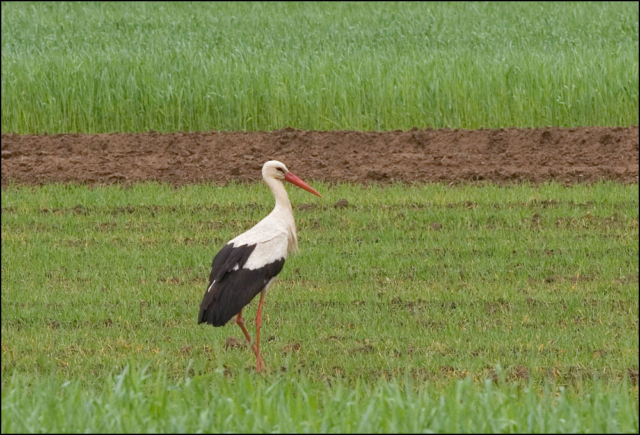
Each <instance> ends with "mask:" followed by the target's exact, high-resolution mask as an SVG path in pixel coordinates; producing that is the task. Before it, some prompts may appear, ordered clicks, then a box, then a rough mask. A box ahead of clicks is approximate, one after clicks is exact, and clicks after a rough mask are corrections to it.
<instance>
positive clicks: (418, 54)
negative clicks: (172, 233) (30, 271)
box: [2, 2, 639, 134]
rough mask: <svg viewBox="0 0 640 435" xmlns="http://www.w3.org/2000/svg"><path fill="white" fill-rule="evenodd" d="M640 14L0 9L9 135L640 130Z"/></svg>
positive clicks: (544, 7) (437, 6) (525, 8)
mask: <svg viewBox="0 0 640 435" xmlns="http://www.w3.org/2000/svg"><path fill="white" fill-rule="evenodd" d="M637 35H638V4H637V3H635V2H627V3H617V2H605V3H591V2H589V3H561V2H558V3H546V2H544V3H540V2H536V3H528V2H527V3H497V2H495V3H466V2H465V3H355V2H344V3H334V4H327V3H279V4H265V3H252V2H247V3H163V4H156V3H117V2H111V3H109V2H99V3H98V2H96V3H57V2H56V3H53V2H51V3H47V2H42V3H28V2H27V3H22V2H21V3H17V2H15V3H14V2H3V3H2V132H15V133H22V134H26V133H33V134H42V133H45V132H48V133H70V132H85V133H99V132H116V131H117V132H140V131H147V130H149V129H154V130H157V131H197V130H199V131H208V130H212V129H215V130H273V129H277V128H282V127H285V126H291V127H295V128H300V129H319V130H334V129H355V130H394V129H409V128H411V127H433V128H442V127H449V128H479V127H484V128H489V127H495V128H497V127H511V126H516V127H537V126H584V125H607V126H628V125H637V124H638V107H639V106H638V94H639V89H638V60H639V58H638V37H637Z"/></svg>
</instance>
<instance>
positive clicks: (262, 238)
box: [198, 160, 322, 372]
mask: <svg viewBox="0 0 640 435" xmlns="http://www.w3.org/2000/svg"><path fill="white" fill-rule="evenodd" d="M262 179H263V180H264V182H265V183H266V184H267V186H269V187H270V188H271V191H272V192H273V196H274V197H275V201H276V204H275V207H274V208H273V211H272V212H271V213H269V214H268V215H267V216H266V217H265V218H264V219H262V220H261V221H260V222H258V223H257V224H256V225H255V226H253V227H252V228H251V229H249V230H248V231H246V232H244V233H242V234H240V235H239V236H237V237H235V238H234V239H232V240H230V241H229V242H227V244H226V245H224V247H223V248H222V249H221V250H220V251H219V252H218V253H217V254H216V255H215V256H214V257H213V262H212V264H211V273H210V274H209V284H208V286H207V290H206V292H205V294H204V297H203V298H202V303H201V304H200V312H199V313H198V324H201V323H206V324H210V325H213V326H214V327H218V326H224V325H225V324H226V323H227V322H228V321H229V320H231V318H233V316H236V323H237V324H238V326H239V327H240V329H242V332H243V333H244V336H245V337H246V339H247V341H248V342H249V345H250V346H251V348H252V350H253V352H254V353H255V356H256V361H257V362H256V371H257V372H261V371H262V370H263V369H264V367H265V366H264V362H263V360H262V358H261V356H260V328H261V326H262V304H263V302H264V298H265V296H266V294H267V291H268V290H269V287H270V286H271V285H272V284H273V282H274V280H275V279H276V277H277V275H278V274H279V273H280V271H281V270H282V267H283V266H284V262H285V260H286V259H287V257H288V256H289V254H292V253H294V252H296V251H297V250H298V237H297V235H296V224H295V221H294V218H293V208H292V207H291V202H290V201H289V196H288V195H287V191H286V189H285V188H284V183H283V181H287V182H289V183H291V184H294V185H296V186H298V187H301V188H303V189H305V190H307V191H308V192H311V193H312V194H314V195H317V196H319V197H322V195H320V193H318V192H317V191H316V190H315V189H314V188H312V187H311V186H309V185H308V184H307V183H305V182H304V181H302V180H301V179H300V178H299V177H298V176H296V175H295V174H293V173H292V172H291V171H289V170H288V169H287V167H286V166H285V165H284V163H282V162H279V161H277V160H269V161H268V162H266V163H265V164H264V165H263V166H262ZM258 294H260V302H259V305H258V312H257V314H256V340H255V343H254V342H253V341H252V340H251V336H250V335H249V331H247V328H246V326H245V322H244V319H243V317H242V310H243V309H244V307H246V306H247V305H248V304H249V303H250V302H251V301H252V300H253V299H254V298H255V297H256V296H257V295H258Z"/></svg>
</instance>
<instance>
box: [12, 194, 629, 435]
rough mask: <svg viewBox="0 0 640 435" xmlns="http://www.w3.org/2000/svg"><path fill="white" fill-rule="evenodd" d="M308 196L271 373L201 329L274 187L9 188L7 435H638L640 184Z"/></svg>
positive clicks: (268, 309)
mask: <svg viewBox="0 0 640 435" xmlns="http://www.w3.org/2000/svg"><path fill="white" fill-rule="evenodd" d="M312 185H313V186H314V187H316V188H317V189H318V190H319V191H320V192H322V193H323V194H324V197H323V198H322V199H320V198H316V197H313V196H311V195H309V194H308V193H306V192H304V191H302V190H300V189H290V195H291V198H292V202H293V203H294V208H295V206H296V205H299V204H302V203H308V204H310V206H309V207H305V208H303V209H295V214H296V222H297V226H298V233H299V240H300V247H301V252H300V253H299V254H297V255H295V256H293V257H290V258H289V259H288V260H287V262H286V264H285V267H284V269H283V272H282V273H281V275H280V277H279V280H278V281H277V282H276V284H275V285H274V286H273V287H272V290H271V291H270V293H269V295H268V297H267V299H266V301H265V308H264V310H265V311H264V321H263V329H262V337H263V345H262V352H263V359H264V361H265V364H266V366H267V370H266V373H265V374H264V375H257V374H255V372H254V368H255V358H254V356H253V354H252V352H251V351H250V350H249V349H248V348H247V347H246V346H241V347H233V346H227V345H226V343H227V339H228V337H234V338H235V339H237V340H238V342H240V343H242V342H243V341H242V335H241V332H240V330H239V328H237V327H236V326H235V325H234V324H229V325H227V326H226V327H224V328H211V327H209V326H204V325H199V326H198V325H197V324H196V316H197V312H198V307H199V303H200V300H201V298H202V295H203V294H204V290H205V287H206V283H207V281H206V280H207V277H208V272H209V267H210V264H211V259H212V258H213V255H214V254H215V253H216V252H217V251H218V249H220V248H221V246H222V245H223V244H224V243H225V242H226V241H227V240H229V239H230V238H232V237H233V236H234V235H236V234H238V233H240V232H242V231H244V230H246V229H248V228H249V227H250V226H251V225H253V224H254V223H255V222H257V221H258V220H259V219H261V218H262V217H263V216H264V215H265V214H266V213H268V211H269V210H270V209H271V207H272V201H273V199H272V197H271V194H270V192H269V191H268V189H267V188H266V187H265V186H264V185H262V184H259V185H250V186H247V185H236V184H231V185H228V186H225V187H216V186H211V185H192V186H183V187H179V188H172V187H171V186H167V185H158V184H137V185H132V186H130V187H119V186H110V187H87V186H78V185H48V186H43V187H40V188H35V187H25V186H8V187H7V188H5V189H3V192H2V249H3V252H2V305H1V309H2V414H3V419H2V431H3V432H8V431H27V430H28V431H85V430H89V431H110V430H116V431H121V430H125V431H136V430H148V431H151V430H154V428H156V429H155V430H158V431H160V430H163V428H164V430H168V429H167V428H173V429H172V430H176V431H195V430H198V429H202V430H209V431H226V430H230V431H231V430H233V431H244V430H255V431H297V430H301V431H338V430H350V431H358V430H377V429H376V428H380V430H384V431H393V430H404V431H414V430H417V431H422V430H427V429H429V430H437V431H452V432H454V431H459V430H460V431H485V430H486V431H529V430H537V431H555V430H559V431H590V432H596V431H600V430H606V431H631V432H633V431H636V432H637V430H638V418H637V410H638V398H637V395H638V389H637V373H638V372H637V370H638V346H639V342H638V335H637V330H638V311H637V310H638V259H639V258H638V257H639V255H638V193H639V192H638V185H627V186H624V185H619V184H615V183H598V184H594V185H574V186H568V187H563V186H561V185H558V184H545V185H541V186H529V185H513V186H506V187H499V186H494V185H459V186H444V185H433V184H432V185H424V186H413V187H408V186H402V185H391V186H386V187H385V186H378V185H372V186H354V185H347V184H337V185H328V184H323V183H312ZM340 198H345V199H347V200H348V201H349V207H348V208H335V207H334V206H333V204H334V203H335V201H337V200H338V199H340ZM256 305H257V303H256V302H254V303H252V304H251V305H250V306H249V307H248V308H247V309H246V310H245V317H246V318H247V319H248V327H249V330H250V331H251V332H253V331H254V323H253V317H254V316H255V311H256ZM127 367H129V368H130V369H127ZM144 367H147V375H146V376H147V377H146V378H145V376H143V375H142V374H141V370H142V368H144ZM125 370H130V372H129V374H128V375H127V376H125V378H126V379H129V380H128V381H126V383H127V385H130V387H127V388H125V389H122V388H121V387H118V382H119V381H118V379H117V378H114V376H119V375H120V374H121V373H123V372H124V371H125ZM131 371H133V372H134V373H133V374H131ZM634 374H635V375H634ZM128 376H130V377H128ZM634 376H635V380H634ZM125 378H123V379H125ZM465 378H467V381H462V379H465ZM627 378H630V379H631V381H632V382H634V384H633V385H630V384H627V383H626V382H627V381H626V380H625V379H627ZM486 379H501V380H499V381H498V384H497V385H492V386H488V385H487V384H485V380H486ZM123 382H124V381H123ZM460 382H462V383H460ZM465 382H466V383H465ZM559 387H564V388H566V392H565V394H564V395H560V396H557V394H556V393H558V394H559V390H558V388H559ZM487 388H491V391H488V390H487ZM461 391H462V392H461ZM545 391H546V392H545ZM456 395H458V396H456ZM460 395H462V396H464V398H465V399H464V400H462V401H459V400H457V399H456V397H460ZM67 415H69V416H75V417H68V418H66V417H65V416H67ZM227 418H228V419H229V420H228V421H227ZM361 424H362V425H363V426H360V425H361ZM394 425H395V426H394ZM145 428H146V429H145ZM531 428H534V429H531Z"/></svg>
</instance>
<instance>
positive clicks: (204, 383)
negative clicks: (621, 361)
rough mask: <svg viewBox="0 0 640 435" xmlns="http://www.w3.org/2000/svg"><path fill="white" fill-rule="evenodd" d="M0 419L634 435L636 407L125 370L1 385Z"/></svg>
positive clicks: (610, 396)
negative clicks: (93, 381)
mask: <svg viewBox="0 0 640 435" xmlns="http://www.w3.org/2000/svg"><path fill="white" fill-rule="evenodd" d="M2 417H3V418H2V432H3V433H8V432H23V433H24V432H54V433H55V432H57V433H83V432H84V433H86V432H90V433H96V432H98V433H122V432H133V433H154V432H160V433H176V432H178V433H184V432H186V433H198V432H204V433H220V432H240V433H263V432H277V433H305V432H311V433H327V432H331V433H381V432H383V433H386V432H388V433H402V432H408V433H424V432H426V431H430V432H444V433H497V432H502V433H504V432H511V433H513V432H520V433H522V432H524V433H584V432H591V433H619V432H629V433H633V432H636V433H637V431H638V402H637V397H636V396H634V394H633V393H631V392H630V391H629V388H628V385H627V384H625V383H623V384H620V385H617V386H613V387H605V386H603V385H602V384H596V385H595V386H594V388H592V389H591V390H590V392H589V393H588V394H577V393H576V392H575V391H573V390H571V389H568V390H567V389H564V388H562V387H557V388H550V387H545V388H541V389H539V390H536V389H535V388H530V387H526V388H518V387H517V386H516V385H513V384H498V385H496V384H494V383H493V382H491V381H487V382H485V383H484V384H481V385H475V384H473V383H472V382H471V381H470V380H469V379H467V380H464V381H457V382H452V383H450V384H449V385H447V386H446V387H445V388H444V389H441V390H440V389H438V390H435V389H432V388H425V387H418V386H417V385H415V384H414V383H413V382H412V381H411V380H408V381H407V382H405V383H404V384H401V383H398V382H390V383H387V382H377V383H375V384H373V385H367V384H358V385H356V386H352V387H349V386H346V385H345V384H344V383H342V382H337V383H335V384H333V385H331V386H326V385H324V384H320V383H312V382H309V381H308V380H306V379H299V378H297V377H295V376H287V375H282V376H279V378H278V379H277V380H276V381H275V382H268V381H266V380H265V379H263V378H261V377H259V376H248V375H241V376H239V377H238V378H237V379H229V378H228V377H225V376H224V374H223V372H222V370H220V371H218V372H216V373H212V374H211V376H207V377H199V378H191V377H189V376H185V377H184V378H183V379H180V380H178V381H170V380H168V379H167V377H166V376H165V375H164V374H162V373H159V374H156V375H149V374H147V373H144V372H143V371H136V370H134V371H133V372H132V371H131V370H130V369H129V368H126V369H125V370H124V371H123V372H122V373H121V374H119V375H117V376H109V377H107V378H106V379H104V380H101V382H100V387H99V388H98V389H95V390H94V389H89V390H88V391H87V389H86V387H84V386H82V385H81V383H80V382H78V381H71V382H65V383H62V382H55V381H52V380H51V379H44V380H38V381H36V383H35V385H29V384H28V383H26V382H23V381H21V380H19V379H17V378H12V379H11V380H9V381H8V382H6V383H5V382H4V381H3V386H2Z"/></svg>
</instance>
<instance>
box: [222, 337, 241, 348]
mask: <svg viewBox="0 0 640 435" xmlns="http://www.w3.org/2000/svg"><path fill="white" fill-rule="evenodd" d="M244 346H245V344H244V342H242V341H239V340H238V339H237V338H235V337H227V341H225V343H224V348H225V349H238V348H241V347H244Z"/></svg>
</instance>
